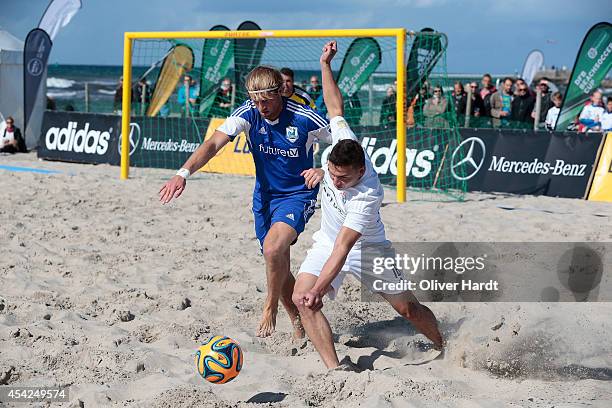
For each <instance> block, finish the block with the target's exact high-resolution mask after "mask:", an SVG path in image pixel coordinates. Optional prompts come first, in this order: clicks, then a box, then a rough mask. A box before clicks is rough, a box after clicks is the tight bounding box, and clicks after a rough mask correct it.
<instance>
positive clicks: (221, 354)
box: [196, 336, 242, 384]
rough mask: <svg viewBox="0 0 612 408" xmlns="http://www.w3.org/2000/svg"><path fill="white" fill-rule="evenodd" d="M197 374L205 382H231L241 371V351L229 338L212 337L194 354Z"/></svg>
mask: <svg viewBox="0 0 612 408" xmlns="http://www.w3.org/2000/svg"><path fill="white" fill-rule="evenodd" d="M196 364H197V366H198V373H200V375H201V376H202V378H204V379H205V380H206V381H209V382H211V383H214V384H224V383H226V382H230V381H232V380H233V379H234V378H236V376H238V374H239V373H240V370H241V369H242V350H241V349H240V346H239V345H238V343H237V342H236V341H234V340H232V339H230V338H229V337H224V336H214V337H211V338H210V339H208V341H206V342H205V343H204V344H202V345H201V346H200V348H199V349H198V351H197V353H196Z"/></svg>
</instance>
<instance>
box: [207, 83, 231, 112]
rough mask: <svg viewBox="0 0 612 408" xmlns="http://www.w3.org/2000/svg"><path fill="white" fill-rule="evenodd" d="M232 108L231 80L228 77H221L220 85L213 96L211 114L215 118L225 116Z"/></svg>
mask: <svg viewBox="0 0 612 408" xmlns="http://www.w3.org/2000/svg"><path fill="white" fill-rule="evenodd" d="M231 110H232V80H231V79H229V78H227V77H226V78H223V80H221V87H220V89H219V91H218V92H217V96H215V101H214V102H213V106H212V109H211V110H210V113H211V116H214V117H217V118H226V117H228V116H229V115H230V113H231Z"/></svg>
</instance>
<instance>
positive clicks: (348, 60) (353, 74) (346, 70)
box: [337, 37, 382, 97]
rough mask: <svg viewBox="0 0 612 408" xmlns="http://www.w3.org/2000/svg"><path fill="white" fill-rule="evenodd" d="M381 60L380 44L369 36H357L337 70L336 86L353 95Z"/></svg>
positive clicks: (341, 90)
mask: <svg viewBox="0 0 612 408" xmlns="http://www.w3.org/2000/svg"><path fill="white" fill-rule="evenodd" d="M381 61H382V54H381V51H380V45H378V42H377V41H376V40H375V39H374V38H371V37H364V38H357V39H355V40H354V41H353V42H352V43H351V45H349V47H348V49H347V50H346V54H344V59H343V60H342V65H341V66H340V71H339V72H338V79H337V82H338V88H340V92H341V93H342V94H343V95H346V96H348V97H351V96H353V95H354V94H355V93H356V92H358V91H359V89H361V86H362V85H363V84H365V83H366V81H367V80H368V79H369V78H370V75H372V74H373V73H374V71H376V68H378V66H379V65H380V63H381Z"/></svg>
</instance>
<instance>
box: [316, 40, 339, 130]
mask: <svg viewBox="0 0 612 408" xmlns="http://www.w3.org/2000/svg"><path fill="white" fill-rule="evenodd" d="M337 51H338V45H337V44H336V41H330V42H328V43H327V44H325V46H324V47H323V52H322V53H321V59H320V62H321V78H322V80H323V100H324V101H325V106H326V107H327V111H328V113H329V118H330V119H331V118H334V117H336V116H342V115H343V114H344V109H343V104H342V94H341V93H340V89H339V88H338V84H336V81H335V80H334V74H333V73H332V70H331V60H332V59H334V55H336V52H337Z"/></svg>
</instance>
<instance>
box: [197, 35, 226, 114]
mask: <svg viewBox="0 0 612 408" xmlns="http://www.w3.org/2000/svg"><path fill="white" fill-rule="evenodd" d="M210 31H229V28H227V27H225V26H223V25H216V26H214V27H213V28H211V29H210ZM233 58H234V40H233V39H231V38H226V39H207V40H206V41H205V42H204V47H203V48H202V69H201V74H200V116H207V115H208V112H209V111H210V109H211V108H212V105H213V103H214V101H215V97H216V96H217V91H218V90H219V84H220V83H221V80H222V79H223V78H224V77H225V76H227V73H228V71H229V69H230V66H231V63H232V59H233Z"/></svg>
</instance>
